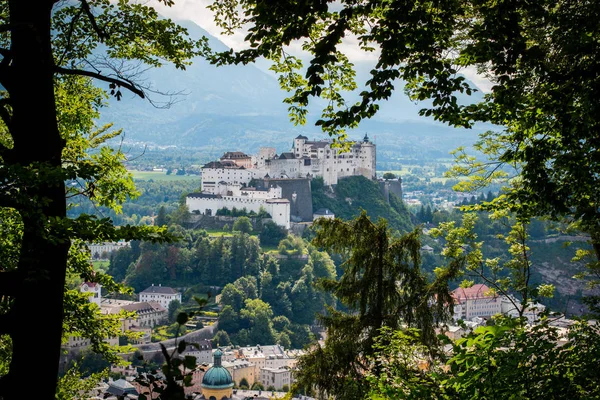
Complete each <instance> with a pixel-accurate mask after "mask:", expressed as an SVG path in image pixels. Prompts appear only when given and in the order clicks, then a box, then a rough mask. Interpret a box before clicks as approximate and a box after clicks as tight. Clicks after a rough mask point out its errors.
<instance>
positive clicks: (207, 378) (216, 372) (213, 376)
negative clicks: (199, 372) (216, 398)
mask: <svg viewBox="0 0 600 400" xmlns="http://www.w3.org/2000/svg"><path fill="white" fill-rule="evenodd" d="M222 356H223V353H222V352H221V350H219V349H217V351H215V354H214V364H213V366H212V367H211V368H209V369H208V371H206V373H205V374H204V377H203V378H202V387H204V388H207V389H228V388H231V387H233V379H232V378H231V374H230V373H229V371H227V369H225V367H223V366H222V365H221V357H222Z"/></svg>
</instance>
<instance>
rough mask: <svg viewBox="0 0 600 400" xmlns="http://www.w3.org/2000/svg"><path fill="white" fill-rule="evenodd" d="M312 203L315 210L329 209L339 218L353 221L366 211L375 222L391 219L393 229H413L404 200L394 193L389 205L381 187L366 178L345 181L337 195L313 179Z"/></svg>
mask: <svg viewBox="0 0 600 400" xmlns="http://www.w3.org/2000/svg"><path fill="white" fill-rule="evenodd" d="M312 200H313V209H314V210H318V209H319V208H328V209H330V210H331V211H333V213H334V214H335V216H336V217H340V218H342V219H351V218H353V217H355V216H357V215H359V214H360V212H361V209H364V210H365V211H367V215H369V217H371V219H372V220H373V221H376V220H377V219H379V218H385V219H387V220H388V223H389V226H390V227H391V228H393V229H397V230H400V231H409V230H411V229H412V227H413V224H412V223H411V220H410V215H409V212H408V210H407V209H406V206H405V205H404V203H403V202H402V200H400V199H399V198H398V197H397V196H396V195H394V194H390V204H388V203H387V202H386V201H385V199H384V197H383V194H382V193H381V191H380V189H379V184H378V183H377V182H375V181H372V180H370V179H367V178H365V177H363V176H352V177H348V178H344V179H341V180H340V181H339V183H338V184H337V185H336V186H335V188H334V193H331V192H330V191H329V188H328V187H325V186H323V184H322V181H320V180H313V182H312Z"/></svg>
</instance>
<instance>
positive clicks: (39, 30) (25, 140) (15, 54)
mask: <svg viewBox="0 0 600 400" xmlns="http://www.w3.org/2000/svg"><path fill="white" fill-rule="evenodd" d="M53 3H54V1H50V0H42V1H36V2H33V3H32V2H27V1H22V0H10V1H9V11H10V24H11V26H12V27H13V28H12V31H11V48H10V51H11V56H12V62H11V64H10V66H9V74H10V82H9V84H8V85H6V89H7V90H8V93H9V97H10V104H11V106H12V111H13V114H12V119H11V127H10V133H11V135H12V137H13V141H14V148H13V149H12V151H11V155H10V157H7V159H5V160H4V161H5V164H6V166H7V167H9V168H10V167H12V168H24V173H27V171H31V170H32V169H34V168H35V171H37V173H36V175H34V176H35V177H36V179H37V180H35V181H33V182H32V181H31V180H27V179H25V178H24V179H23V181H22V182H23V183H22V184H20V185H19V186H18V188H19V193H22V194H25V195H26V197H27V199H28V201H27V202H22V204H20V205H18V206H17V207H16V208H17V210H18V211H19V212H20V214H21V217H22V219H23V223H24V234H23V239H22V244H21V254H20V259H19V263H18V267H17V271H18V273H19V276H20V277H21V279H20V282H19V291H18V294H17V295H16V296H15V300H14V304H13V308H12V311H14V314H15V315H16V318H17V320H15V325H14V327H13V328H12V329H13V332H11V337H12V343H13V356H12V360H11V363H10V370H9V373H8V375H7V376H6V377H4V379H3V380H2V385H1V386H0V397H3V399H4V400H9V399H23V398H27V397H29V396H33V397H35V398H39V399H52V398H54V395H55V392H56V382H57V375H58V366H59V364H58V363H59V359H60V346H61V334H62V320H63V295H64V284H65V274H66V262H67V252H68V249H69V245H70V243H69V240H68V239H67V238H61V237H59V238H58V240H57V237H56V236H55V235H54V233H55V232H54V230H53V229H52V228H51V227H50V226H49V223H50V222H51V221H53V220H62V219H64V218H65V217H66V202H65V185H64V178H63V177H62V176H61V175H60V174H57V173H56V172H57V171H59V170H60V167H61V154H62V149H63V146H64V142H63V140H62V139H61V137H60V133H59V131H58V126H57V121H56V106H55V99H54V82H53V58H52V50H51V39H50V38H51V36H50V18H51V12H52V6H53ZM51 171H53V172H55V173H54V174H52V173H49V172H51ZM49 228H50V229H49ZM17 322H20V323H19V324H17Z"/></svg>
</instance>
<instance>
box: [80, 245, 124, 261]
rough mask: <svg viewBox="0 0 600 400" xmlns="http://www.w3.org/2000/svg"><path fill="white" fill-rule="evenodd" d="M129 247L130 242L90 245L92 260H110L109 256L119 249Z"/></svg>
mask: <svg viewBox="0 0 600 400" xmlns="http://www.w3.org/2000/svg"><path fill="white" fill-rule="evenodd" d="M125 247H129V242H104V243H92V244H88V248H89V249H90V253H91V255H92V259H94V260H97V259H108V257H106V256H107V255H108V254H110V253H112V252H113V251H117V250H119V249H123V248H125Z"/></svg>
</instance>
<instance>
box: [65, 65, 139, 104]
mask: <svg viewBox="0 0 600 400" xmlns="http://www.w3.org/2000/svg"><path fill="white" fill-rule="evenodd" d="M54 71H56V72H57V73H59V74H64V75H81V76H89V77H90V78H95V79H99V80H101V81H104V82H109V83H114V84H116V85H118V86H122V87H124V88H125V89H128V90H130V91H131V92H133V93H135V94H137V95H138V96H140V97H141V98H142V99H144V98H145V97H146V96H145V95H144V92H143V91H142V90H140V89H138V88H137V87H135V85H133V83H131V82H127V81H124V80H122V79H118V78H111V77H109V76H104V75H101V74H99V73H97V72H92V71H86V70H83V69H69V68H63V67H59V66H55V67H54Z"/></svg>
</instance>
